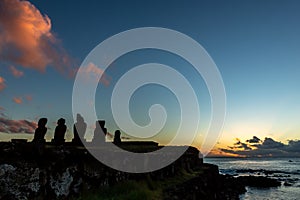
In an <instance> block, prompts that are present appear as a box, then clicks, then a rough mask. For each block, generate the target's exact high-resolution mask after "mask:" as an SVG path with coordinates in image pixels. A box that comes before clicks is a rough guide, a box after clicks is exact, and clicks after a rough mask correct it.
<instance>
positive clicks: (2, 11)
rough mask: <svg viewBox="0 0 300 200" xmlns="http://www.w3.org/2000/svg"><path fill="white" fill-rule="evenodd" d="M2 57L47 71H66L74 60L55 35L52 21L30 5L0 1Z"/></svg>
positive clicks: (0, 55)
mask: <svg viewBox="0 0 300 200" xmlns="http://www.w3.org/2000/svg"><path fill="white" fill-rule="evenodd" d="M0 30H1V34H0V58H1V60H4V61H8V62H11V63H14V64H18V65H21V66H23V67H26V68H32V69H37V70H39V71H41V72H44V71H45V69H46V67H47V66H48V65H51V66H54V67H56V68H57V69H58V70H59V71H65V68H62V67H66V66H68V65H69V64H70V58H69V56H68V55H67V53H66V51H65V50H64V49H63V47H62V46H61V44H60V42H59V40H58V39H57V38H56V37H55V36H54V35H53V33H52V32H51V20H50V18H49V17H48V16H47V15H43V14H41V12H40V11H39V10H38V9H37V8H36V7H35V6H34V5H32V4H31V3H30V2H28V1H21V0H1V1H0Z"/></svg>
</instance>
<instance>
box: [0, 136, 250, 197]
mask: <svg viewBox="0 0 300 200" xmlns="http://www.w3.org/2000/svg"><path fill="white" fill-rule="evenodd" d="M145 144H148V146H147V145H145ZM0 145H1V152H0V199H122V200H124V199H128V200H129V199H130V200H132V199H166V200H171V199H208V200H209V199H222V200H223V199H238V196H239V194H241V193H243V192H245V185H244V184H243V183H242V182H241V181H239V180H238V179H236V178H234V177H231V176H223V175H219V171H218V167H217V166H216V165H211V164H205V163H203V160H202V159H201V158H199V151H198V150H197V149H196V148H194V147H189V149H188V150H187V151H186V152H185V154H184V155H182V156H181V157H180V158H179V159H178V160H177V161H176V162H174V163H173V164H171V165H169V166H167V167H165V168H163V169H160V170H158V171H155V172H150V173H143V174H135V173H125V172H120V171H117V170H114V169H111V168H109V167H107V166H105V165H103V164H102V163H100V162H99V161H97V160H96V159H95V158H94V157H93V156H91V155H90V154H89V153H88V151H87V150H86V149H85V148H84V147H82V146H75V145H73V144H72V143H65V145H60V146H57V145H54V144H52V143H46V145H45V149H44V151H43V154H42V155H37V154H36V152H34V151H33V144H32V143H27V142H26V141H22V140H15V141H13V142H6V143H4V142H3V143H0ZM122 148H123V149H127V150H130V151H135V152H149V151H154V150H156V149H158V148H160V147H159V146H158V145H157V143H139V142H131V143H130V142H129V143H127V144H126V143H123V144H122ZM173 148H174V149H176V148H180V147H173ZM102 150H103V149H102ZM105 151H109V149H106V150H105Z"/></svg>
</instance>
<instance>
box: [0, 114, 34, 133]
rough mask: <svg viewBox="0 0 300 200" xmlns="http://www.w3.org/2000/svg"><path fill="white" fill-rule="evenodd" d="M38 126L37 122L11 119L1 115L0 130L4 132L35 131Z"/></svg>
mask: <svg viewBox="0 0 300 200" xmlns="http://www.w3.org/2000/svg"><path fill="white" fill-rule="evenodd" d="M36 128H37V123H36V122H31V121H27V120H11V119H6V118H2V117H0V132H3V133H34V131H35V129H36Z"/></svg>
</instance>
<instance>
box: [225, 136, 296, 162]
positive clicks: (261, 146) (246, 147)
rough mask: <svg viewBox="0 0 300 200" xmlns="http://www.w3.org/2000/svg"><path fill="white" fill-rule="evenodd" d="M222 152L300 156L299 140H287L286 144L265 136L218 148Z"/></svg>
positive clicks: (265, 155) (238, 154)
mask: <svg viewBox="0 0 300 200" xmlns="http://www.w3.org/2000/svg"><path fill="white" fill-rule="evenodd" d="M220 150H221V151H222V152H223V153H230V154H235V155H237V156H246V157H300V141H299V140H289V141H288V144H284V143H282V142H279V141H275V140H274V139H272V138H268V137H266V138H265V139H264V140H261V139H259V138H258V137H256V136H253V138H251V139H249V140H246V142H241V141H240V140H238V141H237V142H236V143H235V144H234V145H233V146H229V147H228V148H221V149H220Z"/></svg>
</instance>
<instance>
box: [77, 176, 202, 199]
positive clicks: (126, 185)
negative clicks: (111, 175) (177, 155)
mask: <svg viewBox="0 0 300 200" xmlns="http://www.w3.org/2000/svg"><path fill="white" fill-rule="evenodd" d="M199 173H201V172H189V173H188V172H186V171H184V170H183V171H181V172H180V173H179V174H178V175H176V176H175V177H172V178H167V179H166V180H160V181H153V180H152V179H151V178H150V176H147V177H146V178H145V180H141V181H125V182H123V183H119V184H116V185H115V186H113V187H104V188H101V189H99V190H97V191H85V192H83V193H82V195H81V197H79V198H78V199H77V200H141V199H142V200H159V199H163V191H164V189H166V188H169V187H172V186H175V185H177V184H179V183H183V182H185V181H187V180H189V179H191V178H193V177H196V176H198V175H199Z"/></svg>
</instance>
